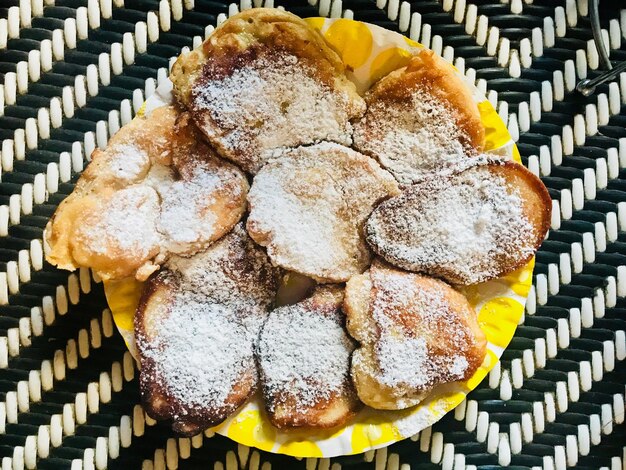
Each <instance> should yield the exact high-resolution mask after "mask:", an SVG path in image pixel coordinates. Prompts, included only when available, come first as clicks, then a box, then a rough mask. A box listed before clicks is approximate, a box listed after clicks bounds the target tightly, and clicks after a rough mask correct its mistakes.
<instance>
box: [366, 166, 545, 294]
mask: <svg viewBox="0 0 626 470" xmlns="http://www.w3.org/2000/svg"><path fill="white" fill-rule="evenodd" d="M551 210H552V204H551V200H550V196H549V194H548V191H547V189H546V188H545V186H544V185H543V183H542V182H541V180H539V178H537V177H536V176H535V175H533V174H532V173H531V172H530V171H529V170H527V169H526V168H524V167H523V166H522V165H520V164H518V163H514V162H510V161H506V162H505V161H500V160H496V161H494V160H491V161H483V162H482V163H480V164H478V165H476V166H474V167H472V168H470V169H468V170H465V171H463V172H462V173H459V174H458V175H455V176H451V177H447V178H433V179H432V180H429V181H424V182H422V183H419V184H416V185H414V186H411V187H410V188H408V189H406V190H405V191H404V192H403V193H402V195H400V196H398V197H395V198H392V199H389V200H387V201H385V202H383V203H382V204H380V205H379V206H378V207H377V208H376V209H375V210H374V211H373V212H372V215H371V216H370V218H369V220H368V222H367V226H366V233H367V241H368V243H369V244H370V246H371V247H372V248H373V249H374V251H375V252H376V253H377V254H378V255H379V256H381V257H383V258H384V259H386V260H387V261H388V262H390V263H392V264H394V265H396V266H398V267H400V268H403V269H407V270H409V271H414V272H424V273H427V274H430V275H432V276H438V277H442V278H443V279H445V280H447V281H448V282H451V283H453V284H461V285H468V284H476V283H479V282H484V281H488V280H490V279H494V278H497V277H500V276H502V275H505V274H507V273H510V272H511V271H514V270H515V269H518V268H520V267H522V266H524V265H525V264H526V263H528V262H529V261H530V259H531V258H532V257H533V256H534V254H535V252H536V251H537V249H538V248H539V246H540V245H541V243H542V241H543V239H544V237H545V235H546V233H547V231H548V229H549V227H550V217H551Z"/></svg>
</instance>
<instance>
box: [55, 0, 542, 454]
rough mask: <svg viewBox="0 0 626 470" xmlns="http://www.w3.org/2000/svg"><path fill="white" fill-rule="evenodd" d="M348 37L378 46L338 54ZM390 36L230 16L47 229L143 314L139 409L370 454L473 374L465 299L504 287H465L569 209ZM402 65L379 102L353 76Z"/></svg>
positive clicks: (61, 249)
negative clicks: (556, 210) (559, 207)
mask: <svg viewBox="0 0 626 470" xmlns="http://www.w3.org/2000/svg"><path fill="white" fill-rule="evenodd" d="M312 25H315V27H318V28H321V30H320V31H323V35H322V33H320V32H318V31H317V30H316V29H315V27H313V26H312ZM353 26H356V27H357V29H353ZM353 32H354V33H355V38H356V37H357V36H358V37H360V36H361V33H363V34H365V33H367V36H368V37H369V38H370V39H371V40H372V48H371V51H368V48H367V47H366V46H367V45H365V46H364V48H363V51H357V52H359V54H356V55H355V54H353V53H354V52H355V50H354V47H347V48H346V49H342V47H341V43H342V38H343V37H344V35H345V36H346V37H347V36H350V35H351V34H352V33H353ZM357 33H358V34H357ZM324 38H328V39H329V42H330V43H332V44H333V47H335V46H336V49H334V48H332V47H330V46H329V45H328V44H327V43H326V40H325V39H324ZM355 38H352V37H351V38H350V41H347V42H351V41H352V39H355ZM381 38H382V43H381V44H382V45H381V44H378V43H377V41H379V39H381ZM387 38H388V36H386V35H384V34H383V33H381V31H380V30H376V29H375V28H372V27H371V26H367V25H364V24H360V23H358V22H352V21H351V20H347V19H341V20H338V21H337V22H333V23H332V24H329V23H326V22H322V21H320V19H311V20H310V22H309V23H307V22H305V21H304V20H302V19H300V18H298V17H296V16H294V15H292V14H290V13H286V12H284V11H281V10H276V9H265V8H259V9H248V10H245V11H243V12H242V13H240V14H237V15H235V16H233V17H232V18H230V19H228V20H226V21H225V22H223V23H222V24H221V25H220V26H218V27H217V28H216V29H215V30H214V31H213V33H212V34H211V35H210V36H209V37H208V38H207V40H206V41H205V42H204V43H203V44H202V45H200V46H199V47H197V48H196V49H195V50H193V51H191V52H190V53H187V54H184V55H182V56H181V57H179V59H178V60H177V61H176V63H175V64H174V66H173V68H172V72H171V81H172V83H168V82H167V81H166V82H165V83H163V84H162V85H163V86H162V87H160V88H159V90H157V92H156V95H155V97H154V98H151V99H150V100H149V101H148V103H147V104H146V106H145V107H144V108H142V110H141V112H140V113H139V114H138V116H136V117H135V118H134V119H133V120H132V121H131V122H130V123H128V124H127V125H125V126H124V127H123V128H122V129H120V130H119V131H118V132H117V133H116V134H115V135H114V136H113V137H112V138H111V140H110V142H109V144H108V146H107V148H106V149H102V150H100V149H99V150H96V151H94V152H93V155H92V161H91V163H90V164H89V165H88V167H87V168H86V170H85V172H84V173H83V175H82V176H81V177H80V178H79V180H78V182H77V184H76V187H75V189H74V191H73V193H72V194H71V195H70V196H69V197H68V198H67V199H66V200H65V201H64V202H63V203H62V204H61V205H60V206H59V208H58V209H57V211H56V213H55V215H54V217H53V218H52V219H51V221H50V223H49V224H48V226H47V228H46V231H45V241H46V256H47V259H48V260H49V261H50V262H51V263H53V264H54V265H56V266H59V267H60V268H64V269H69V270H74V269H76V268H79V267H81V268H82V267H88V268H92V269H93V271H94V272H95V273H97V274H98V275H99V276H100V277H101V278H102V279H103V280H104V281H107V282H105V287H107V288H110V290H108V289H107V295H109V294H110V305H111V307H112V310H113V311H114V312H113V313H114V315H115V317H116V322H118V324H119V325H122V322H120V321H119V319H120V318H123V319H125V320H126V322H127V323H129V320H131V317H132V315H133V314H134V317H132V320H133V322H134V329H133V331H132V332H131V331H124V328H123V327H120V329H121V330H122V331H123V333H124V334H125V339H127V340H128V341H129V345H130V346H131V351H132V352H133V355H135V354H136V358H137V360H138V362H139V363H140V365H141V371H140V379H139V383H140V389H141V398H142V402H143V405H144V408H145V409H146V411H147V413H148V414H149V415H150V416H152V417H153V418H155V419H164V420H169V421H170V422H171V423H172V428H173V429H174V430H175V431H176V432H178V433H180V434H182V435H185V436H191V435H194V434H197V433H198V432H200V431H202V430H203V429H206V428H208V427H211V426H216V425H219V424H220V423H224V425H223V426H222V427H220V428H219V430H218V432H225V434H228V435H229V436H231V431H232V432H234V433H235V435H234V436H235V438H238V437H239V436H237V435H236V434H237V433H238V432H242V431H241V429H243V428H246V431H243V432H247V433H248V437H246V439H248V438H249V435H250V434H249V433H250V432H253V433H254V434H255V436H254V438H253V441H254V442H257V440H258V439H264V440H265V441H266V442H268V440H269V441H271V443H272V446H273V447H272V449H273V450H277V449H278V452H283V451H284V452H287V453H289V452H291V451H292V449H294V448H295V447H298V448H300V447H299V446H300V444H302V445H303V446H308V447H307V449H309V450H307V452H309V451H310V449H315V451H316V452H317V450H318V449H319V450H321V451H322V453H325V452H326V451H327V447H325V446H326V445H328V446H334V445H335V442H336V441H334V439H335V438H337V437H338V436H341V437H339V438H338V440H339V441H341V444H340V445H341V446H343V445H345V440H344V438H351V439H353V442H352V444H353V447H351V449H352V450H353V451H355V450H354V449H356V448H357V447H358V448H360V449H362V448H363V447H367V446H372V445H378V443H381V444H382V443H383V442H387V441H385V440H384V439H387V437H385V438H384V439H383V438H380V439H379V438H378V437H377V435H376V436H375V434H374V433H375V432H378V431H381V429H383V431H382V432H383V433H386V432H387V431H386V430H389V431H390V432H389V434H390V435H392V436H393V437H392V438H398V437H399V436H400V435H402V436H405V435H408V430H407V429H408V428H406V427H405V428H403V429H401V427H402V426H403V425H406V422H405V421H403V420H404V417H407V418H410V419H411V420H413V421H411V422H412V423H413V422H417V420H418V419H419V420H421V421H420V422H421V423H424V422H426V420H425V418H427V419H430V418H432V415H431V414H423V413H424V412H426V411H428V410H427V409H426V408H427V407H429V406H430V405H431V404H432V405H434V404H435V401H437V400H439V397H441V396H442V395H444V394H449V393H457V392H459V391H465V390H466V389H467V387H471V384H472V382H473V380H472V381H470V382H467V381H468V380H469V378H470V377H472V376H474V374H475V372H476V370H477V369H478V368H479V366H481V364H483V361H484V358H485V355H486V352H487V341H486V337H485V334H484V333H483V331H481V328H480V326H479V323H478V318H477V313H476V308H479V307H480V305H481V303H478V305H476V306H475V305H472V304H471V303H470V300H468V298H466V297H465V295H464V294H463V293H464V292H465V293H473V292H474V290H476V291H477V292H478V293H479V295H478V297H481V296H483V294H485V297H486V298H488V299H492V298H493V295H492V294H493V292H492V291H491V289H492V286H493V284H489V285H486V286H482V285H479V286H475V287H470V288H465V290H462V289H461V290H459V291H457V290H456V288H455V287H454V285H457V286H458V285H460V286H467V285H474V284H477V283H481V282H484V281H488V280H491V279H494V278H498V277H500V276H502V275H505V274H509V273H511V272H512V271H514V270H516V269H517V268H519V267H521V266H522V265H524V264H525V263H527V262H528V261H530V260H531V258H532V256H533V255H534V253H535V251H536V250H537V248H538V247H539V245H540V243H541V241H542V240H543V238H544V236H545V234H546V232H547V230H548V227H549V221H550V211H551V201H550V198H549V195H548V193H547V190H546V189H545V187H544V186H543V184H542V183H541V181H540V180H539V179H538V178H537V177H535V176H534V175H533V174H531V173H530V172H529V171H528V170H526V169H525V168H524V167H522V166H521V165H519V164H516V163H513V162H510V161H506V160H505V158H506V157H504V154H505V153H507V152H508V150H510V148H511V147H510V146H509V145H508V144H507V145H504V146H498V145H494V144H493V140H494V139H492V138H491V135H490V136H489V139H488V140H489V143H486V137H485V135H486V127H485V125H483V121H482V120H481V112H480V111H481V110H482V109H483V108H482V107H480V108H479V105H477V104H476V103H477V101H478V100H477V99H476V98H477V96H474V95H473V93H472V91H471V89H470V88H469V87H467V86H466V84H465V83H464V82H463V80H462V78H461V77H460V75H458V74H456V73H455V72H454V70H453V68H452V67H451V66H450V65H449V64H447V63H446V62H445V61H444V60H443V59H441V58H439V57H437V56H436V55H435V54H434V53H433V52H432V51H428V50H423V49H419V48H417V47H413V46H412V45H410V46H407V43H406V42H405V40H404V39H403V38H401V37H396V38H393V37H391V38H390V40H389V42H388V43H387ZM405 39H406V38H405ZM409 44H410V42H409ZM382 46H384V47H382ZM336 51H340V52H341V53H342V54H343V57H344V58H345V59H346V64H349V65H344V64H343V62H342V60H341V58H340V56H339V55H338V53H337V52H336ZM361 52H363V54H361ZM389 54H391V55H389ZM407 54H413V55H412V56H410V57H408V58H407ZM357 55H358V56H359V57H356V56H357ZM360 56H362V57H360ZM361 58H362V59H363V61H364V62H363V61H361V60H360V59H361ZM357 59H358V60H357ZM396 60H402V61H403V62H402V63H406V64H407V65H406V66H404V67H401V68H399V69H397V70H395V71H393V72H391V73H389V74H388V75H386V76H384V77H383V78H382V79H380V80H379V81H378V82H376V83H375V84H374V85H373V86H372V87H371V88H370V89H369V90H367V91H365V92H364V97H361V96H360V95H359V94H358V93H357V86H356V85H355V84H354V83H353V82H352V81H350V79H348V78H347V75H346V73H347V72H349V73H348V75H349V76H350V77H351V80H354V81H355V82H356V83H359V88H358V89H359V90H362V89H364V88H365V87H366V85H364V84H366V83H367V84H369V83H372V76H376V77H378V76H381V75H383V74H384V73H386V72H387V71H388V70H390V69H389V68H387V67H388V66H391V64H399V62H397V61H396ZM383 62H384V63H383ZM359 64H360V65H359ZM348 68H349V70H348ZM383 70H384V72H383ZM170 85H172V86H173V88H169V86H170ZM170 91H171V93H170ZM485 122H488V120H485ZM487 130H491V127H490V126H488V127H487ZM500 130H501V129H498V132H499V131H500ZM494 146H495V147H497V148H498V154H499V155H498V156H495V155H489V154H487V153H484V152H485V147H486V148H487V149H490V148H491V147H494ZM487 152H491V150H488V151H487ZM372 260H373V261H372ZM159 270H160V271H159ZM157 271H159V272H157ZM527 273H528V271H524V274H527ZM515 276H517V274H515ZM128 278H131V279H130V280H129V279H128ZM132 278H134V279H135V280H138V281H141V282H143V281H146V282H145V283H143V284H141V283H136V282H134V281H132ZM118 280H122V282H119V283H117V282H116V283H109V282H108V281H118ZM128 281H132V282H128ZM524 282H526V281H524ZM343 283H346V284H345V286H344V284H343ZM497 285H498V286H499V287H498V289H500V288H501V287H502V288H503V289H504V287H508V285H509V281H508V278H507V279H506V280H502V279H498V281H497ZM524 285H526V284H524ZM117 286H121V287H119V288H117ZM129 286H130V287H129ZM132 286H135V287H136V286H141V287H140V289H141V298H140V300H139V305H138V307H137V310H136V312H135V310H134V307H133V306H132V305H135V303H133V302H134V301H135V300H136V299H137V297H138V296H139V294H140V292H139V288H137V289H135V291H133V292H134V294H136V296H130V295H126V294H128V292H129V291H130V290H131V288H132ZM127 287H128V289H127ZM502 292H505V291H504V290H502V291H500V290H498V294H497V295H509V294H506V293H502ZM516 292H517V290H516ZM116 296H117V297H116ZM490 296H491V297H490ZM471 298H472V300H471V302H472V303H475V298H474V297H471ZM481 302H482V301H481ZM116 304H117V306H116ZM120 305H123V307H120ZM116 307H118V308H119V311H117V312H116ZM124 315H126V317H124ZM482 319H483V318H482V317H481V320H482ZM129 324H130V323H129ZM498 326H499V325H497V324H494V325H492V324H488V327H485V326H484V325H483V328H484V331H488V328H489V327H494V328H497V327H498ZM504 336H506V335H504ZM133 339H134V341H135V346H136V347H135V348H132V341H133ZM499 344H500V343H499ZM490 347H491V346H490ZM483 366H484V367H485V369H488V368H489V367H488V366H487V363H485V364H483ZM252 397H254V398H252ZM428 397H431V398H432V397H434V401H433V402H432V403H431V402H429V403H428V404H427V405H425V406H424V408H421V409H419V410H418V411H417V412H415V413H414V412H413V410H412V411H405V412H401V413H389V412H385V411H374V410H372V408H373V409H375V410H405V409H407V408H410V407H413V406H415V405H417V404H419V403H421V402H423V401H426V402H428ZM251 398H252V399H251ZM249 400H250V402H249V403H248V404H247V405H246V403H247V402H248V401H249ZM441 403H443V402H442V401H438V402H437V404H441ZM244 405H245V408H242V407H243V406H244ZM366 406H369V407H370V408H365V409H363V408H364V407H366ZM446 406H447V405H446ZM263 409H265V412H264V411H263ZM361 410H363V411H362V414H361ZM238 411H241V413H240V414H238V415H236V413H237V412H238ZM229 417H232V421H231V420H228V421H226V420H227V419H228V418H229ZM268 421H269V422H270V423H271V424H272V425H273V426H274V427H275V428H277V429H269V428H266V427H265V426H266V425H267V426H269V425H268V424H267V422H268ZM350 422H354V423H355V424H356V423H358V425H355V427H354V428H351V427H349V426H348V425H349V423H350ZM380 423H382V424H381V426H378V424H380ZM391 423H393V427H392V425H391ZM259 426H260V427H259ZM340 426H346V428H342V429H339V427H340ZM323 429H327V431H321V430H323ZM344 429H345V430H346V431H347V432H345V433H344ZM411 430H412V432H415V431H416V429H413V428H412V429H411ZM257 431H259V432H258V434H259V436H261V435H262V436H261V437H259V436H256V434H257ZM266 431H267V432H266ZM339 431H340V432H339ZM405 431H406V432H405ZM289 433H291V434H289ZM398 433H399V434H398ZM274 435H275V438H274V437H272V436H274ZM328 436H330V437H328ZM257 438H258V439H257ZM392 438H391V437H390V439H392ZM251 439H252V438H251ZM355 440H361V441H363V443H359V444H358V445H355V444H354V441H355ZM307 441H311V442H307ZM312 441H315V444H312ZM294 443H296V444H297V445H296V446H295V447H290V446H291V445H292V444H294ZM318 444H319V446H318ZM361 444H362V445H361ZM359 446H360V447H359ZM285 449H287V450H285ZM342 450H343V447H342ZM332 452H335V450H334V449H333V450H332Z"/></svg>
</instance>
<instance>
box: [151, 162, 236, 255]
mask: <svg viewBox="0 0 626 470" xmlns="http://www.w3.org/2000/svg"><path fill="white" fill-rule="evenodd" d="M220 173H223V172H218V171H206V170H204V169H203V168H198V170H197V171H195V172H194V174H193V177H192V178H191V179H190V180H179V181H176V182H174V183H173V184H171V185H170V186H169V187H167V188H166V189H164V190H162V191H161V197H162V202H161V217H160V219H159V231H160V232H161V233H163V235H164V236H165V239H166V240H167V246H168V248H169V250H170V251H172V252H174V253H180V252H188V251H190V248H193V247H194V245H195V250H197V249H199V248H202V246H203V245H204V244H205V243H206V240H210V239H211V238H212V235H213V234H214V233H215V231H216V228H217V227H216V222H217V217H218V215H219V214H216V213H215V212H214V211H212V210H211V206H213V205H214V204H215V202H216V196H218V194H217V193H218V192H220V190H223V189H224V186H225V185H226V184H228V183H229V181H225V179H224V178H223V177H222V176H223V175H222V174H220ZM240 198H241V191H240V192H239V194H232V199H233V200H234V201H235V200H237V199H240Z"/></svg>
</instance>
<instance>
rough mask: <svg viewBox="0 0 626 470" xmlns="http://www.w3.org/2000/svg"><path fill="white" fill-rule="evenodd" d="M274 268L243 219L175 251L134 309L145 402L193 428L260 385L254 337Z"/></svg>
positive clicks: (224, 413)
mask: <svg viewBox="0 0 626 470" xmlns="http://www.w3.org/2000/svg"><path fill="white" fill-rule="evenodd" d="M276 274H277V273H276V271H275V269H274V268H273V267H272V266H271V264H270V263H269V260H268V259H267V256H266V255H265V253H264V252H263V251H262V250H261V249H260V248H259V247H257V246H256V245H254V243H252V241H251V240H250V239H249V238H248V236H247V235H246V233H245V230H244V229H243V226H242V225H241V224H240V225H238V226H236V227H235V229H234V230H233V232H232V233H230V234H228V235H227V236H225V237H224V238H222V239H221V240H220V241H219V242H217V243H216V244H214V245H212V246H211V247H210V248H209V249H208V250H207V251H205V252H203V253H199V254H197V255H195V256H193V257H191V258H188V259H186V258H180V257H174V258H172V259H171V260H170V261H169V262H168V265H167V266H166V267H165V268H164V269H163V270H162V271H161V272H160V273H159V274H158V275H156V276H154V277H152V278H151V279H150V280H149V281H148V283H147V284H146V286H145V287H144V291H143V294H142V297H141V301H140V304H139V307H138V309H137V313H136V315H135V338H136V344H137V350H138V352H139V357H140V363H141V371H140V387H141V396H142V401H143V404H144V408H145V409H146V411H147V413H148V414H149V415H150V416H152V417H153V418H155V419H169V420H172V427H173V429H174V430H175V431H176V432H178V433H180V434H183V435H188V436H190V435H194V434H197V433H198V432H200V431H201V430H203V429H205V428H207V427H210V426H214V425H217V424H219V423H221V422H222V421H224V420H225V419H226V418H227V417H228V416H230V415H231V414H232V413H234V412H235V411H236V410H237V408H239V407H240V406H241V405H242V404H243V403H245V401H246V400H247V399H248V398H249V397H250V396H251V395H252V394H253V393H254V391H255V390H256V388H257V381H258V378H257V371H256V366H255V362H254V355H253V344H254V342H255V340H256V337H257V335H258V333H259V330H260V328H261V325H262V323H263V321H264V320H265V318H266V316H267V313H268V311H269V309H270V308H271V306H272V305H273V301H274V297H275V295H276V289H277V281H276Z"/></svg>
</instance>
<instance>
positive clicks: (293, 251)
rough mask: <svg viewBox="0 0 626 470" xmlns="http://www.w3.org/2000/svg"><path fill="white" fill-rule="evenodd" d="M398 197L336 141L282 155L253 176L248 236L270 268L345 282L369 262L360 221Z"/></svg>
mask: <svg viewBox="0 0 626 470" xmlns="http://www.w3.org/2000/svg"><path fill="white" fill-rule="evenodd" d="M395 194H398V187H397V184H396V182H395V181H394V179H393V178H392V177H391V175H390V174H389V173H387V172H386V171H384V170H382V169H381V168H380V166H378V164H377V163H376V162H375V161H374V160H373V159H371V158H369V157H367V156H365V155H362V154H360V153H358V152H355V151H354V150H352V149H349V148H347V147H343V146H341V145H339V144H334V143H327V142H325V143H321V144H316V145H313V146H310V147H299V148H296V149H292V150H290V151H286V152H285V153H284V154H283V155H282V156H281V157H280V158H278V159H276V160H273V161H272V162H270V163H268V164H267V165H266V166H265V167H264V168H263V169H262V170H261V171H260V172H259V174H258V175H257V176H256V177H255V178H254V182H253V184H252V187H251V188H250V192H249V193H248V203H249V205H250V215H249V216H248V221H247V228H248V233H249V234H250V236H251V237H252V239H253V240H254V241H256V242H257V243H258V244H260V245H262V246H265V247H267V252H268V255H269V257H270V258H271V260H272V262H273V263H274V264H276V265H278V266H281V267H283V268H285V269H288V270H291V271H295V272H298V273H301V274H304V275H306V276H310V277H312V278H314V279H316V280H318V281H320V282H344V281H346V280H348V279H349V278H350V277H351V276H352V275H354V274H358V273H360V272H363V270H365V269H366V267H367V265H368V264H369V261H370V259H371V254H370V251H369V249H368V247H367V244H366V243H365V241H364V239H363V236H362V228H363V223H364V222H365V220H366V218H367V217H368V215H369V214H370V212H371V211H372V209H373V208H374V207H375V206H376V204H378V202H379V201H381V200H383V199H386V198H387V197H389V196H392V195H395Z"/></svg>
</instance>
